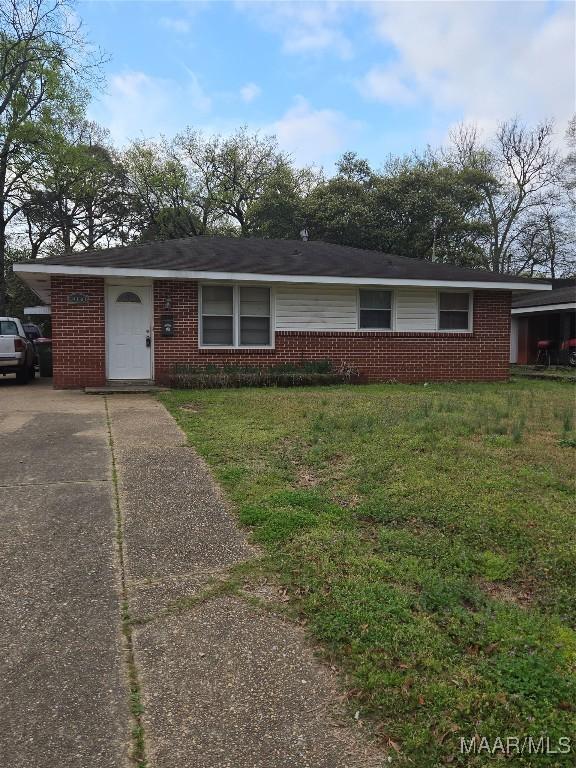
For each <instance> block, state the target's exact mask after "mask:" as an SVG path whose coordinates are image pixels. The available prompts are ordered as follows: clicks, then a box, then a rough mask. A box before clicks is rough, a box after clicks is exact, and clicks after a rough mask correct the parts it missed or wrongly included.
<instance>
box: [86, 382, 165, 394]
mask: <svg viewBox="0 0 576 768" xmlns="http://www.w3.org/2000/svg"><path fill="white" fill-rule="evenodd" d="M166 389H168V388H167V387H160V386H158V385H157V384H129V383H126V384H124V383H122V382H118V383H116V382H115V383H114V384H105V385H104V386H103V387H85V388H84V392H85V394H87V395H141V394H150V393H153V392H163V391H165V390H166Z"/></svg>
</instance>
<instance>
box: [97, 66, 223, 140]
mask: <svg viewBox="0 0 576 768" xmlns="http://www.w3.org/2000/svg"><path fill="white" fill-rule="evenodd" d="M186 72H187V78H186V79H185V80H184V81H183V82H181V83H179V82H176V81H175V80H169V79H164V78H158V77H152V76H151V75H148V74H146V73H145V72H138V71H128V72H121V73H117V74H114V75H112V76H111V77H110V78H109V81H108V89H107V93H106V94H105V96H104V97H103V98H102V100H101V101H100V102H96V103H95V104H93V105H92V107H91V110H90V113H91V114H90V117H91V118H92V119H95V120H98V121H99V122H101V123H102V124H103V125H104V126H106V127H107V128H108V129H109V130H110V132H111V134H112V138H113V139H114V140H115V141H117V142H118V143H119V144H124V143H125V142H127V141H129V140H130V139H132V138H136V137H139V136H146V137H152V136H158V135H160V134H162V133H164V134H170V133H175V132H176V131H179V130H181V129H182V128H184V126H186V125H191V124H193V123H194V122H197V120H198V118H199V117H204V116H205V115H206V114H207V113H208V112H209V111H210V110H211V107H212V102H211V99H210V97H209V96H208V95H207V94H206V93H205V92H204V90H203V89H202V86H201V85H200V82H199V80H198V78H197V76H196V75H195V74H194V72H191V71H190V70H186Z"/></svg>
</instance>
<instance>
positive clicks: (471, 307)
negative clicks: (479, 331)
mask: <svg viewBox="0 0 576 768" xmlns="http://www.w3.org/2000/svg"><path fill="white" fill-rule="evenodd" d="M441 293H465V294H466V295H467V296H468V327H467V328H440V294H441ZM473 325H474V292H473V291H466V290H463V289H462V288H438V290H437V291H436V330H437V332H438V333H472V330H473Z"/></svg>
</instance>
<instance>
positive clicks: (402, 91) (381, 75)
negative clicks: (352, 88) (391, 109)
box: [357, 67, 416, 104]
mask: <svg viewBox="0 0 576 768" xmlns="http://www.w3.org/2000/svg"><path fill="white" fill-rule="evenodd" d="M357 86H358V89H359V90H360V93H362V94H363V96H365V97H366V98H367V99H370V100H371V101H382V102H384V103H388V104H411V103H413V102H414V101H415V100H416V94H415V93H414V91H413V89H412V88H411V86H410V85H409V84H408V83H407V82H406V81H405V79H404V78H403V76H402V74H401V73H400V72H399V71H398V70H396V69H393V68H388V69H385V68H382V67H372V69H370V70H369V71H368V72H367V73H366V74H365V75H364V77H363V78H361V79H360V80H358V81H357Z"/></svg>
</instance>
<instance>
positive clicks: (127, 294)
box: [116, 291, 142, 304]
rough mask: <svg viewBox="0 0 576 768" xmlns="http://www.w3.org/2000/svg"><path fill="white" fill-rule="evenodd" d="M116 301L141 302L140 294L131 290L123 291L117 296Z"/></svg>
mask: <svg viewBox="0 0 576 768" xmlns="http://www.w3.org/2000/svg"><path fill="white" fill-rule="evenodd" d="M116 302H117V303H119V304H142V301H141V299H140V296H138V294H137V293H134V292H133V291H124V292H123V293H121V294H120V296H118V298H117V299H116Z"/></svg>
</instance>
